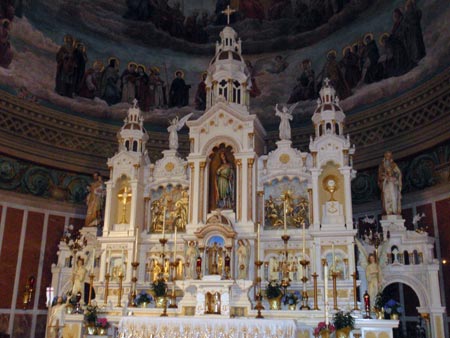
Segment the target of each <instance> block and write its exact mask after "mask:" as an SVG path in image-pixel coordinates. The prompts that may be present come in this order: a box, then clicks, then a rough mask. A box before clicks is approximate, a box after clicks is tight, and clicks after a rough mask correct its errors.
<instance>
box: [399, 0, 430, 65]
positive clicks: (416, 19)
mask: <svg viewBox="0 0 450 338" xmlns="http://www.w3.org/2000/svg"><path fill="white" fill-rule="evenodd" d="M404 15H405V17H404V20H405V47H406V50H407V52H408V55H409V57H410V58H411V60H412V61H413V62H414V63H417V62H419V61H420V60H421V59H422V58H423V57H424V56H425V55H426V51H425V44H424V42H423V34H422V27H421V24H420V21H421V19H422V11H421V10H420V9H418V8H417V5H416V1H415V0H407V1H406V4H405V13H404Z"/></svg>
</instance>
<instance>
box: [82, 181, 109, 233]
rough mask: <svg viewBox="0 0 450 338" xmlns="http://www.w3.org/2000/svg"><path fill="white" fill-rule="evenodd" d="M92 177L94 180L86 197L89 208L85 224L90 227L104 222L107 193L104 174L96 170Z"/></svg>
mask: <svg viewBox="0 0 450 338" xmlns="http://www.w3.org/2000/svg"><path fill="white" fill-rule="evenodd" d="M92 177H93V181H92V183H91V185H90V186H89V188H88V190H89V193H88V195H87V197H86V204H87V207H88V209H87V213H86V219H85V222H84V224H85V226H88V227H95V226H97V225H99V224H101V223H102V219H103V210H104V205H105V194H106V191H105V190H106V188H105V184H104V183H103V179H102V176H101V175H100V174H99V173H98V172H95V173H94V174H93V175H92Z"/></svg>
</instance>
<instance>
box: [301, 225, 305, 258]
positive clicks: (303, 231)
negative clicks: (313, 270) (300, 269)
mask: <svg viewBox="0 0 450 338" xmlns="http://www.w3.org/2000/svg"><path fill="white" fill-rule="evenodd" d="M302 233H303V234H302V235H303V248H302V252H303V259H306V255H305V247H306V231H305V222H303V230H302Z"/></svg>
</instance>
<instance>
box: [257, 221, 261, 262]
mask: <svg viewBox="0 0 450 338" xmlns="http://www.w3.org/2000/svg"><path fill="white" fill-rule="evenodd" d="M260 242H261V223H258V231H257V236H256V260H257V261H258V262H259V246H260Z"/></svg>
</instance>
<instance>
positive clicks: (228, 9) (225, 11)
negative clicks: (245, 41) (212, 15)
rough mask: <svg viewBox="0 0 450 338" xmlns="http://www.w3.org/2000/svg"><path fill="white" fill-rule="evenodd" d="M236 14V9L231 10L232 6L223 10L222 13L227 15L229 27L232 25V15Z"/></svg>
mask: <svg viewBox="0 0 450 338" xmlns="http://www.w3.org/2000/svg"><path fill="white" fill-rule="evenodd" d="M234 12H236V10H235V9H231V8H230V5H228V6H227V9H225V10H223V11H222V12H221V13H222V14H225V15H226V16H227V26H228V25H230V16H231V14H233V13H234Z"/></svg>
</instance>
